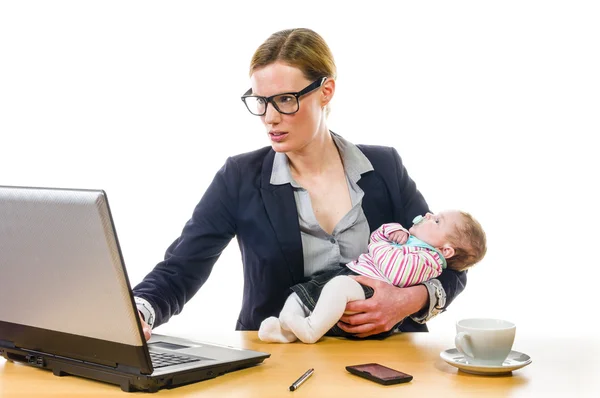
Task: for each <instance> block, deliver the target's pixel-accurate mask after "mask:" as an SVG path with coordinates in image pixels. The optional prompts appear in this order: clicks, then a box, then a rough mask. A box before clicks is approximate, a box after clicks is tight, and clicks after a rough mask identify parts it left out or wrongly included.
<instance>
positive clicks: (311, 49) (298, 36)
mask: <svg viewBox="0 0 600 398" xmlns="http://www.w3.org/2000/svg"><path fill="white" fill-rule="evenodd" d="M277 61H279V62H283V63H286V64H288V65H290V66H293V67H295V68H298V69H300V70H301V71H302V74H303V75H304V77H305V78H306V79H307V80H310V81H311V82H312V81H315V80H317V79H319V78H321V77H330V78H333V79H335V78H336V75H337V71H336V67H335V62H334V60H333V54H332V53H331V50H330V49H329V46H328V45H327V43H325V40H323V38H322V37H321V36H320V35H319V34H318V33H316V32H314V31H312V30H310V29H306V28H297V29H286V30H282V31H279V32H276V33H273V34H272V35H271V36H270V37H269V38H268V39H267V40H265V42H264V43H263V44H261V45H260V46H259V47H258V48H257V49H256V51H255V52H254V55H253V56H252V60H251V61H250V75H252V73H254V72H255V71H256V70H257V69H261V68H264V67H265V66H268V65H271V64H272V63H275V62H277ZM327 113H329V107H328V108H327Z"/></svg>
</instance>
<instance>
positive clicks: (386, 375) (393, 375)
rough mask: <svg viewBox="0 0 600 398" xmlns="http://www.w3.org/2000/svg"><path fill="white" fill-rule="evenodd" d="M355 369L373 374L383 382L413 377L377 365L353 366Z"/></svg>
mask: <svg viewBox="0 0 600 398" xmlns="http://www.w3.org/2000/svg"><path fill="white" fill-rule="evenodd" d="M353 368H354V369H356V370H358V371H360V372H367V373H370V374H372V375H373V376H375V377H377V378H379V379H382V380H390V379H397V378H399V377H400V378H404V377H411V376H410V375H408V374H406V373H403V372H400V371H397V370H394V369H392V368H388V367H387V366H383V365H379V364H377V363H367V364H364V365H356V366H353Z"/></svg>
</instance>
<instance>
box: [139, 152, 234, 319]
mask: <svg viewBox="0 0 600 398" xmlns="http://www.w3.org/2000/svg"><path fill="white" fill-rule="evenodd" d="M239 186H240V173H239V168H238V167H237V164H236V162H235V160H234V159H232V158H229V159H227V161H226V163H225V165H224V166H223V167H222V168H221V169H220V170H219V171H218V172H217V174H216V175H215V177H214V179H213V181H212V183H211V184H210V186H209V187H208V189H207V190H206V192H205V193H204V195H203V197H202V199H201V200H200V202H199V203H198V205H197V206H196V208H195V209H194V212H193V215H192V218H191V219H190V220H189V221H188V222H187V223H186V225H185V227H184V228H183V231H182V233H181V236H180V237H179V238H178V239H177V240H175V241H174V242H173V243H172V244H171V246H169V248H168V249H167V251H166V253H165V257H164V260H163V261H162V262H160V263H158V264H157V265H156V267H154V269H153V270H152V271H151V272H150V273H149V274H148V275H146V277H145V278H144V279H143V281H142V282H141V283H139V284H138V285H137V286H136V287H135V288H134V289H133V294H134V296H136V297H141V298H143V299H145V300H147V301H148V302H149V303H150V304H151V305H152V307H153V309H154V310H155V313H156V318H155V320H154V325H153V326H154V327H156V326H158V325H160V324H162V323H165V322H167V321H168V320H169V318H170V317H171V316H173V315H176V314H179V313H180V312H181V311H182V309H183V306H184V304H185V303H186V302H187V301H188V300H189V299H191V298H192V297H193V296H194V294H196V292H197V291H198V289H200V287H201V286H202V285H203V284H204V282H206V280H207V279H208V276H209V275H210V272H211V271H212V268H213V265H214V264H215V262H216V261H217V259H218V258H219V256H220V255H221V253H222V252H223V250H224V249H225V247H227V245H228V244H229V242H230V241H231V239H232V238H233V237H234V236H235V233H236V219H237V216H236V213H237V207H238V206H237V203H238V187H239Z"/></svg>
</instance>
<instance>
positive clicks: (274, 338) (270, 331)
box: [258, 316, 298, 343]
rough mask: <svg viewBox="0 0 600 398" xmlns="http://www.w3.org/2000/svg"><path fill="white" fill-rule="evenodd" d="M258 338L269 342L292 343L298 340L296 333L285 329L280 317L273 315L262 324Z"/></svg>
mask: <svg viewBox="0 0 600 398" xmlns="http://www.w3.org/2000/svg"><path fill="white" fill-rule="evenodd" d="M258 338H259V339H261V340H262V341H266V342H269V343H292V342H294V341H296V340H298V339H297V338H296V335H294V333H292V332H290V331H288V330H283V329H282V328H281V324H280V323H279V319H278V318H275V317H274V316H271V317H269V318H267V319H265V320H264V321H262V323H261V324H260V328H259V329H258Z"/></svg>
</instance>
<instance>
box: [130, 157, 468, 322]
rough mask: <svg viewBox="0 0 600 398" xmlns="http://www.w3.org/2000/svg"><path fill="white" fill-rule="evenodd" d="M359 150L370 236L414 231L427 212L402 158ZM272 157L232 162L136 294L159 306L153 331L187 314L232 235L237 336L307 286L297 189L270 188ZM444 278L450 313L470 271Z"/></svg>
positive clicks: (276, 311) (448, 273)
mask: <svg viewBox="0 0 600 398" xmlns="http://www.w3.org/2000/svg"><path fill="white" fill-rule="evenodd" d="M358 148H359V149H360V150H361V151H362V152H363V153H364V154H365V155H366V156H367V158H368V159H369V161H370V162H371V164H372V165H373V168H374V170H373V171H370V172H367V173H364V174H362V176H361V179H360V180H359V181H358V185H359V186H360V187H361V189H362V190H363V191H364V193H365V194H364V197H363V200H362V207H363V211H364V213H365V216H366V218H367V221H368V223H369V228H370V230H371V232H372V231H374V230H375V229H377V228H378V227H379V226H381V224H384V223H389V222H399V223H400V224H402V225H403V226H405V227H406V228H409V227H410V226H412V220H413V218H414V217H415V216H417V215H420V214H425V213H426V212H427V211H428V206H427V203H426V202H425V200H424V199H423V196H422V195H421V193H420V192H419V191H418V190H417V189H416V185H415V183H414V182H413V181H412V180H411V178H410V177H409V176H408V174H407V172H406V169H405V168H404V166H403V165H402V161H401V159H400V156H399V155H398V153H397V152H396V150H395V149H393V148H390V147H382V146H367V145H359V146H358ZM274 157H275V152H274V151H273V150H272V149H271V147H265V148H262V149H259V150H257V151H254V152H249V153H245V154H241V155H238V156H234V157H231V158H229V159H227V161H226V162H225V165H224V166H223V167H222V168H221V170H219V171H218V172H217V174H216V176H215V178H214V180H213V181H212V183H211V185H210V186H209V187H208V189H207V190H206V192H205V194H204V196H203V197H202V199H201V200H200V202H199V203H198V205H197V206H196V208H195V210H194V213H193V215H192V218H191V219H190V220H189V221H188V222H187V223H186V225H185V227H184V229H183V231H182V234H181V236H180V237H179V238H178V239H177V240H176V241H175V242H173V244H172V245H171V246H170V247H169V248H168V249H167V252H166V254H165V259H164V261H162V262H160V263H159V264H158V265H156V267H155V268H154V269H153V270H152V271H151V272H150V273H149V274H148V275H147V276H146V277H145V278H144V280H143V281H142V282H141V283H140V284H138V285H137V286H136V287H135V288H134V295H135V296H137V297H142V298H144V299H146V300H148V301H149V302H150V304H152V306H153V307H154V309H155V311H156V319H155V322H154V326H158V325H160V324H162V323H165V322H167V321H168V320H169V318H170V317H171V316H172V315H175V314H178V313H180V312H181V310H182V309H183V306H184V304H185V303H186V302H187V301H188V300H189V299H191V298H192V297H193V296H194V294H195V293H196V292H197V291H198V289H199V288H200V287H201V286H202V284H203V283H204V282H205V281H206V279H207V278H208V276H209V274H210V272H211V270H212V267H213V265H214V264H215V262H216V261H217V259H218V258H219V256H220V255H221V253H222V251H223V250H224V249H225V247H226V246H227V244H228V243H229V242H230V241H231V239H232V238H233V237H234V236H235V237H237V241H238V244H239V247H240V251H241V253H242V262H243V268H244V294H243V302H242V309H241V311H240V315H239V318H238V321H237V327H236V329H237V330H257V329H258V328H259V326H260V323H261V322H262V321H263V320H264V319H265V318H267V317H269V316H278V314H279V312H280V311H281V308H282V307H283V304H284V302H285V300H286V298H287V296H288V295H289V294H290V290H288V289H289V288H290V286H292V285H295V284H297V283H300V282H304V281H305V280H306V278H305V277H304V260H303V253H302V241H301V238H300V226H299V222H298V213H297V210H296V202H295V199H294V193H293V189H292V186H291V185H290V184H284V185H271V184H270V179H271V172H272V169H273V159H274ZM438 279H439V280H440V282H441V283H442V285H443V286H444V290H445V291H446V296H447V298H446V306H447V305H448V304H450V302H452V300H453V299H454V297H456V295H458V294H459V293H460V292H461V291H462V290H463V289H464V287H465V285H466V273H465V272H461V273H459V272H455V271H452V270H448V269H447V270H444V271H443V272H442V274H441V275H440V276H439V277H438ZM224 294H225V293H224ZM216 299H217V300H218V298H216ZM401 330H403V331H427V327H426V325H421V324H418V323H416V322H414V321H413V320H412V319H410V318H407V319H406V320H405V321H404V322H403V323H402V325H401Z"/></svg>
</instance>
